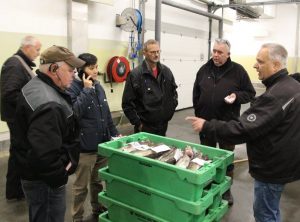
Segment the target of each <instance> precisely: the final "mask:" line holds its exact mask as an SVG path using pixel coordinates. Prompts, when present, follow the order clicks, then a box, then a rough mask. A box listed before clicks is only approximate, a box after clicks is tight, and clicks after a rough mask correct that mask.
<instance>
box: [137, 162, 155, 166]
mask: <svg viewBox="0 0 300 222" xmlns="http://www.w3.org/2000/svg"><path fill="white" fill-rule="evenodd" d="M139 164H141V165H143V166H146V167H152V165H150V164H149V163H143V162H139Z"/></svg>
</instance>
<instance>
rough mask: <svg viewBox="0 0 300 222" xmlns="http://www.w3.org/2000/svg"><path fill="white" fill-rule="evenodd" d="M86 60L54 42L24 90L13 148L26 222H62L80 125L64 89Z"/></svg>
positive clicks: (18, 110)
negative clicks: (22, 192) (26, 205)
mask: <svg viewBox="0 0 300 222" xmlns="http://www.w3.org/2000/svg"><path fill="white" fill-rule="evenodd" d="M84 63H85V62H84V61H82V60H81V59H78V58H76V57H75V56H74V54H73V53H72V52H70V51H69V50H68V49H66V48H64V47H60V46H52V47H50V48H48V49H46V50H45V51H44V52H43V53H42V54H41V58H40V67H39V70H37V76H36V77H34V78H33V79H32V80H31V81H29V82H28V83H27V84H26V85H25V86H24V87H23V88H22V91H21V95H20V97H19V100H18V104H17V110H16V139H15V141H13V142H14V145H15V146H13V147H15V150H13V152H14V154H15V158H16V166H17V170H19V172H20V175H21V183H22V187H23V190H24V193H25V198H26V200H27V203H28V205H29V221H30V222H33V221H34V222H44V221H49V222H63V221H64V215H65V210H66V190H65V185H66V183H67V181H68V176H69V175H70V174H72V173H73V172H74V171H75V169H76V167H77V164H78V159H79V139H78V137H79V130H78V124H77V121H76V119H75V118H74V114H73V110H72V102H71V98H70V97H69V95H68V94H67V93H66V92H65V90H66V89H67V88H69V87H70V85H71V83H72V81H73V78H74V69H75V68H78V67H81V66H83V65H84ZM37 197H38V198H37Z"/></svg>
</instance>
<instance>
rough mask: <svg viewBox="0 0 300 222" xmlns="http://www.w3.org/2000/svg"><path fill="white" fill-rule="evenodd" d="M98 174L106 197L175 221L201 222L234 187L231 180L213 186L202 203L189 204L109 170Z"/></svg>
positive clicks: (193, 202) (189, 202) (199, 201)
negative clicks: (224, 192) (103, 181)
mask: <svg viewBox="0 0 300 222" xmlns="http://www.w3.org/2000/svg"><path fill="white" fill-rule="evenodd" d="M99 173H100V177H101V178H102V179H104V180H105V181H106V194H107V197H109V198H112V199H114V200H116V201H119V202H122V203H124V204H127V205H129V206H132V207H134V208H137V209H140V210H141V211H143V212H147V213H149V214H150V215H156V216H158V217H160V218H162V219H164V220H166V221H169V220H171V219H172V218H173V217H174V221H176V222H182V221H185V222H188V221H191V222H201V221H202V220H203V218H204V217H205V214H206V211H207V210H208V209H209V208H212V209H213V208H216V207H219V205H220V201H221V195H222V194H223V191H224V190H227V189H229V187H230V184H231V179H230V177H226V179H225V180H224V181H223V183H221V184H211V185H210V186H209V190H205V191H204V192H203V195H202V197H201V198H200V200H198V201H188V200H185V199H182V198H179V197H177V196H173V195H170V194H168V193H165V192H162V191H160V190H157V189H154V188H151V187H147V186H144V185H142V184H139V183H135V182H133V181H130V180H127V179H124V178H122V177H119V176H115V175H113V174H110V173H109V172H108V168H107V167H106V168H104V169H101V170H100V171H99ZM103 204H105V203H103Z"/></svg>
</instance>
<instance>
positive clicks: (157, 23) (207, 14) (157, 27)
mask: <svg viewBox="0 0 300 222" xmlns="http://www.w3.org/2000/svg"><path fill="white" fill-rule="evenodd" d="M161 3H162V4H165V5H169V6H172V7H175V8H178V9H182V10H185V11H189V12H192V13H195V14H198V15H202V16H205V17H208V18H209V36H208V58H210V44H211V30H212V19H215V20H218V21H219V35H218V36H219V38H222V36H223V18H222V17H220V16H217V15H214V14H212V13H210V12H211V11H212V10H210V8H211V6H210V5H208V7H209V12H205V11H202V10H199V9H195V8H192V7H189V6H186V5H183V4H180V3H177V2H173V1H170V0H156V8H157V7H158V8H159V10H160V11H158V10H156V12H159V13H160V14H159V17H157V15H158V13H157V14H156V17H155V39H156V40H157V37H159V40H160V33H161V27H160V24H161ZM158 20H159V21H158ZM157 41H158V40H157Z"/></svg>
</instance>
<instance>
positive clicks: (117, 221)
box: [99, 192, 228, 222]
mask: <svg viewBox="0 0 300 222" xmlns="http://www.w3.org/2000/svg"><path fill="white" fill-rule="evenodd" d="M99 201H101V202H102V203H104V204H105V206H107V208H108V212H105V213H103V214H101V215H100V216H99V222H174V221H177V220H176V219H175V217H176V213H174V214H173V218H174V219H170V220H164V219H161V218H159V217H156V216H153V215H151V214H149V213H146V212H143V211H141V210H139V209H137V208H134V207H131V206H129V205H127V204H124V203H122V202H119V201H116V200H114V199H112V198H109V197H107V195H106V194H105V192H102V193H100V194H99ZM227 211H228V203H227V201H222V203H221V204H220V206H219V207H217V208H215V209H209V210H207V211H206V212H205V213H203V214H202V215H200V216H199V219H197V220H196V221H197V222H219V221H220V220H221V219H222V217H223V216H224V215H225V213H226V212H227ZM184 222H191V221H184Z"/></svg>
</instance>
